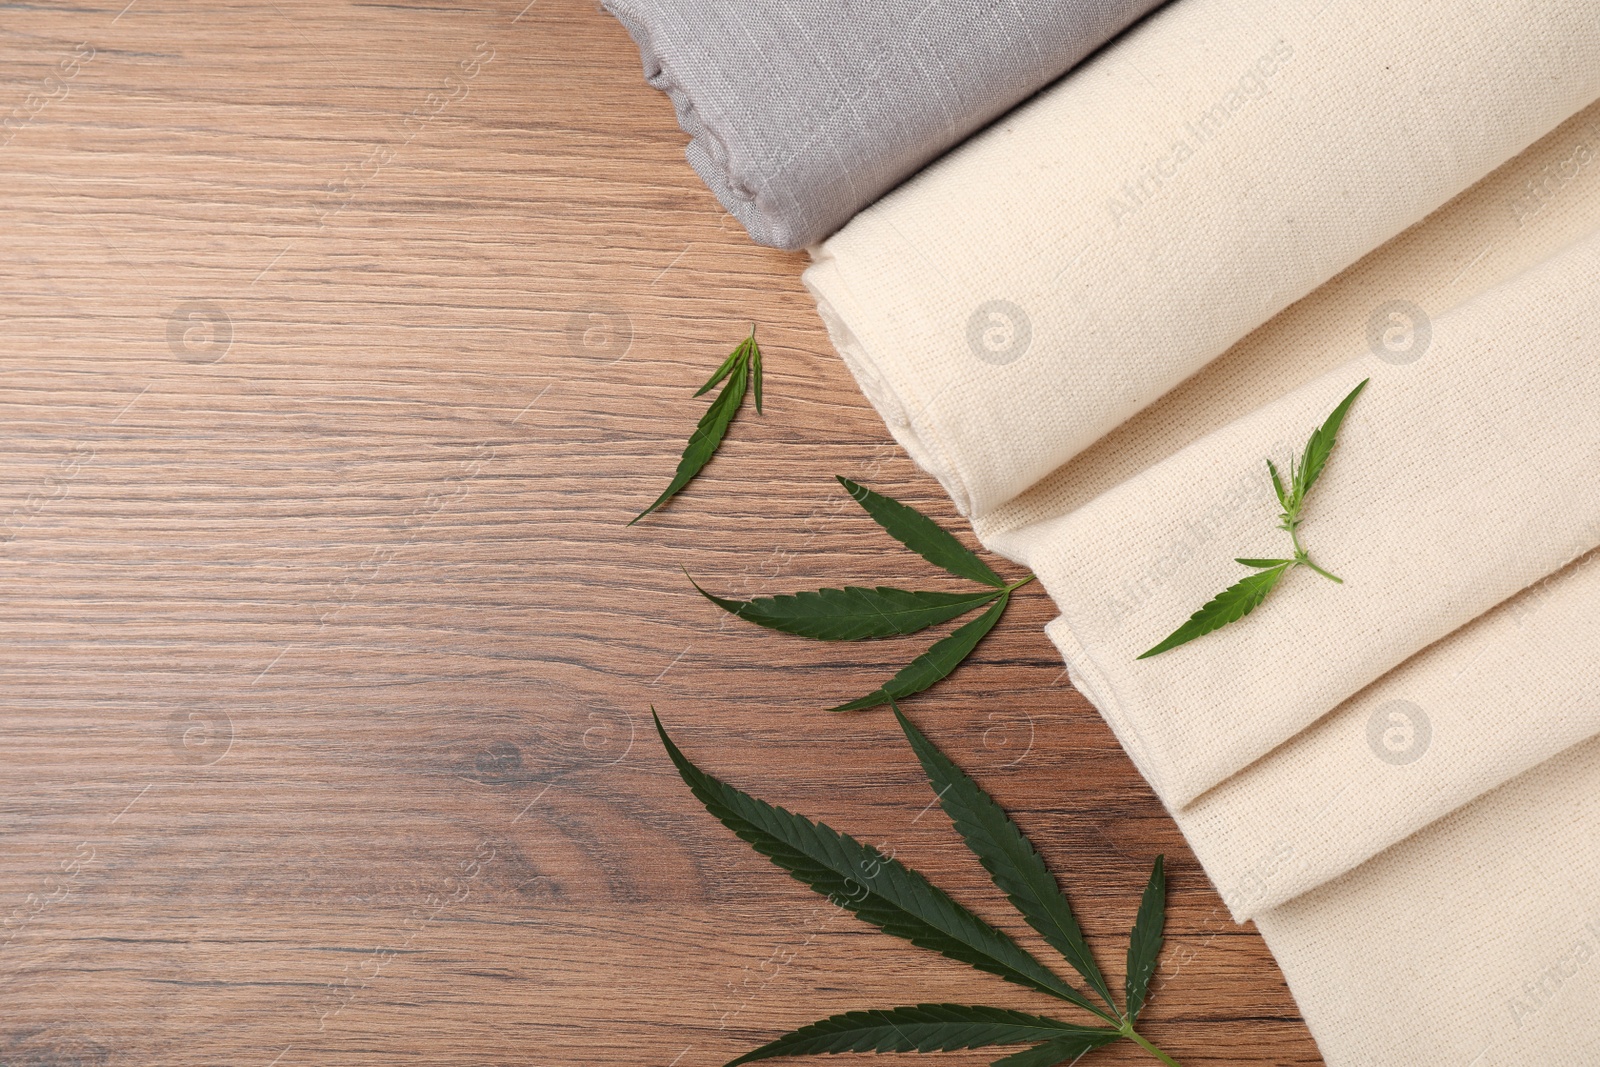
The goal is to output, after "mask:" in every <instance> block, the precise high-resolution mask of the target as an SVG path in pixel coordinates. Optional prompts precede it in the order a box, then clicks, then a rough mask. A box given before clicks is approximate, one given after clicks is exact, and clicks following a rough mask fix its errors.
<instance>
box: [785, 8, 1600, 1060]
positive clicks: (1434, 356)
mask: <svg viewBox="0 0 1600 1067" xmlns="http://www.w3.org/2000/svg"><path fill="white" fill-rule="evenodd" d="M1263 57H1272V58H1268V59H1263ZM1246 74H1252V75H1253V76H1252V77H1251V78H1250V79H1248V81H1246V80H1241V79H1243V78H1244V75H1246ZM1246 85H1248V89H1247V88H1246ZM1597 96H1600V10H1597V9H1596V7H1595V6H1594V5H1593V4H1592V3H1578V2H1558V3H1551V4H1532V3H1523V2H1520V0H1512V2H1508V3H1500V4H1492V5H1491V4H1477V3H1464V2H1460V0H1452V2H1449V3H1437V4H1417V5H1387V6H1379V5H1378V4H1376V3H1373V4H1365V3H1350V2H1344V0H1331V2H1326V3H1324V2H1323V0H1315V2H1313V3H1309V4H1290V5H1281V4H1272V3H1267V2H1264V0H1232V2H1221V0H1216V2H1214V0H1183V2H1181V3H1179V4H1176V5H1173V6H1171V7H1169V8H1167V9H1165V10H1163V11H1162V12H1160V13H1159V14H1157V15H1156V16H1155V17H1154V18H1152V19H1150V20H1148V21H1147V22H1146V23H1145V24H1143V25H1141V26H1139V27H1137V28H1136V29H1135V30H1134V31H1133V33H1131V34H1130V35H1128V36H1127V37H1126V38H1125V39H1124V40H1122V41H1120V42H1119V43H1117V44H1116V45H1114V46H1113V47H1112V48H1111V49H1109V50H1108V51H1107V52H1106V53H1104V54H1102V56H1100V57H1098V58H1097V59H1095V60H1093V61H1091V62H1090V63H1089V64H1088V65H1087V66H1085V67H1084V68H1081V69H1080V71H1079V72H1078V73H1077V74H1076V75H1074V76H1073V77H1072V78H1069V79H1068V80H1067V81H1066V82H1064V83H1063V84H1062V85H1061V86H1059V87H1057V88H1056V89H1054V90H1052V91H1051V92H1050V93H1048V94H1046V95H1045V96H1043V97H1041V98H1039V99H1038V100H1036V101H1035V102H1033V103H1032V104H1030V105H1028V106H1027V107H1026V108H1024V109H1023V110H1021V111H1019V112H1018V113H1017V114H1015V115H1014V116H1012V117H1011V118H1009V119H1007V120H1006V121H1005V122H1003V123H1001V124H1000V125H998V126H997V127H995V128H993V129H992V130H990V131H989V132H988V133H986V134H985V135H983V136H982V137H980V138H979V139H977V140H976V141H974V142H972V143H971V144H969V145H968V146H966V147H964V148H963V149H961V150H960V151H958V152H956V153H954V154H953V155H951V156H950V157H947V158H946V159H945V160H943V161H941V162H940V163H939V164H937V165H936V166H934V167H933V168H930V169H929V170H928V171H926V172H924V173H923V174H922V175H921V176H919V177H918V178H917V179H915V180H914V181H913V182H912V183H911V184H910V185H908V186H907V187H905V188H904V189H902V190H901V191H900V192H898V193H896V194H894V195H892V196H890V197H889V198H887V199H886V200H885V201H883V202H882V203H880V204H879V205H877V206H875V207H874V208H872V209H870V210H869V211H867V212H866V213H864V214H863V215H861V216H860V217H858V218H857V220H856V221H855V222H853V223H851V225H850V226H848V227H846V228H845V230H843V231H842V232H841V233H840V234H838V235H837V236H836V237H835V238H834V239H832V240H831V241H829V242H828V243H827V244H825V245H823V246H822V247H821V248H820V249H818V250H816V253H815V256H816V258H815V262H814V264H813V266H812V267H811V269H810V270H809V271H808V272H807V275H806V281H807V283H808V285H809V286H810V287H811V289H812V291H813V292H814V293H815V295H816V296H817V299H818V302H819V306H820V308H821V312H822V315H823V318H824V320H825V321H826V322H827V324H828V326H829V329H830V332H831V333H832V336H833V338H834V341H835V343H836V345H837V346H838V347H839V349H840V351H841V353H842V354H843V355H844V356H845V358H846V360H847V361H848V362H849V364H850V366H851V368H852V370H853V371H854V373H855V374H856V376H857V378H858V380H859V381H860V382H861V385H862V387H863V389H864V390H865V391H866V393H867V394H868V396H869V397H870V398H871V399H872V400H873V402H874V404H875V405H876V406H877V407H878V409H879V410H880V412H881V413H882V414H883V416H884V418H885V420H886V422H887V423H888V424H889V426H890V427H891V429H892V430H893V432H894V433H895V435H896V437H897V438H898V439H899V440H900V441H901V442H902V443H903V444H904V445H905V446H906V448H907V449H908V450H909V451H910V452H911V454H912V455H913V456H914V457H915V458H916V459H917V460H918V461H919V462H920V463H922V464H923V465H924V466H925V467H927V468H928V469H929V470H930V471H932V472H933V473H934V474H935V475H936V476H938V477H939V479H940V480H941V482H942V483H943V484H944V485H945V487H946V488H947V489H948V490H949V491H950V493H951V495H952V497H953V498H954V499H955V500H956V502H957V504H958V506H960V507H961V508H962V510H963V512H964V513H965V514H967V515H968V516H969V517H970V518H972V520H973V524H974V527H975V529H976V531H977V533H978V535H979V537H980V539H981V540H983V542H984V543H985V544H986V545H987V546H989V547H990V548H991V549H994V550H995V551H998V552H1000V553H1002V554H1004V555H1006V556H1008V557H1009V558H1011V559H1013V560H1016V561H1018V562H1020V563H1024V564H1026V565H1027V566H1029V567H1031V568H1033V569H1034V570H1035V571H1036V572H1037V573H1038V574H1039V575H1040V577H1041V579H1042V581H1043V582H1044V584H1045V586H1046V587H1047V589H1048V590H1049V591H1050V593H1051V595H1052V596H1053V597H1054V599H1055V600H1056V603H1057V605H1058V606H1059V608H1060V611H1061V615H1060V617H1059V618H1058V619H1057V620H1056V621H1055V622H1053V623H1052V624H1051V625H1050V627H1049V628H1048V631H1049V633H1050V636H1051V637H1052V639H1054V640H1055V642H1056V643H1057V645H1058V646H1059V647H1060V648H1061V650H1062V653H1063V656H1064V658H1065V659H1066V661H1067V665H1068V668H1069V672H1070V674H1071V676H1072V678H1073V681H1074V684H1076V685H1077V686H1078V687H1079V689H1080V690H1081V691H1083V692H1084V694H1085V695H1086V696H1087V697H1088V698H1089V699H1090V700H1091V701H1093V702H1094V703H1095V705H1096V706H1097V707H1098V708H1099V709H1100V710H1101V712H1102V714H1104V715H1105V716H1106V718H1107V720H1108V722H1110V724H1111V725H1112V727H1113V729H1114V730H1115V731H1116V733H1117V735H1118V737H1119V738H1120V739H1121V740H1122V742H1123V744H1124V746H1125V747H1126V749H1127V750H1128V752H1129V754H1130V756H1131V757H1132V758H1133V759H1134V761H1135V763H1136V764H1137V765H1138V766H1139V768H1140V770H1141V771H1142V772H1143V773H1144V774H1145V775H1146V777H1147V778H1149V780H1150V781H1151V783H1152V785H1153V786H1154V788H1155V789H1156V791H1157V793H1158V794H1159V795H1160V796H1161V798H1162V800H1163V802H1164V803H1166V805H1167V806H1168V808H1169V810H1170V811H1171V812H1172V813H1173V815H1174V817H1175V818H1176V819H1177V821H1178V823H1179V825H1180V827H1181V828H1182V829H1183V831H1184V833H1185V835H1186V837H1187V838H1188V839H1189V841H1190V843H1191V845H1192V846H1193V848H1194V850H1195V853H1196V855H1197V856H1198V857H1199V858H1200V860H1201V862H1202V863H1203V864H1204V865H1205V868H1206V870H1207V873H1208V874H1209V875H1210V876H1211V878H1212V880H1213V881H1214V882H1215V883H1216V885H1217V887H1218V889H1219V890H1220V891H1221V893H1222V895H1223V898H1224V900H1225V901H1226V902H1227V904H1228V906H1229V908H1230V910H1231V911H1232V913H1233V915H1234V916H1235V917H1236V918H1237V919H1239V920H1241V921H1244V920H1247V919H1253V920H1254V921H1255V922H1256V923H1257V925H1258V926H1259V928H1260V929H1261V931H1262V933H1263V934H1264V935H1265V937H1266V939H1267V942H1268V944H1269V946H1270V947H1271V948H1272V950H1273V952H1274V954H1275V955H1276V957H1277V959H1278V961H1279V963H1280V964H1281V965H1282V967H1283V969H1284V972H1285V975H1286V976H1287V978H1288V980H1289V984H1290V987H1291V989H1292V990H1293V992H1294V994H1295V996H1296V999H1297V1001H1298V1002H1299V1004H1300V1007H1301V1009H1302V1011H1303V1012H1304V1014H1305V1017H1306V1019H1307V1021H1308V1023H1309V1025H1310V1026H1311V1029H1312V1032H1313V1034H1314V1035H1315V1037H1316V1039H1317V1041H1318V1043H1319V1046H1320V1048H1321V1050H1322V1052H1323V1055H1324V1057H1325V1058H1326V1060H1327V1062H1328V1063H1330V1064H1332V1065H1334V1067H1347V1065H1369V1064H1370V1065H1377V1064H1382V1065H1387V1064H1441V1065H1443V1064H1451V1065H1469V1064H1474V1065H1483V1067H1488V1065H1512V1064H1516V1065H1529V1067H1533V1065H1539V1067H1544V1065H1550V1064H1591V1063H1592V1064H1600V672H1597V670H1596V667H1597V666H1600V618H1597V617H1596V616H1597V615H1600V552H1595V551H1591V550H1593V549H1594V548H1595V546H1596V545H1597V544H1600V105H1595V106H1592V107H1590V106H1588V105H1590V104H1591V102H1592V101H1594V100H1595V98H1596V97H1597ZM1586 108H1587V109H1586ZM1219 109H1220V110H1219ZM1185 145H1186V146H1187V147H1188V151H1187V152H1183V151H1180V148H1181V147H1182V146H1185ZM1366 377H1370V378H1371V379H1372V382H1371V384H1370V385H1369V386H1368V388H1367V391H1366V392H1365V393H1364V394H1363V395H1362V397H1361V398H1360V399H1359V400H1358V401H1357V403H1356V406H1355V408H1354V409H1353V410H1352V413H1351V415H1350V417H1349V419H1348V420H1347V421H1346V423H1345V427H1344V430H1343V433H1342V434H1341V444H1340V446H1339V448H1338V450H1337V451H1336V453H1335V455H1334V458H1333V459H1332V461H1331V462H1330V464H1329V466H1328V468H1327V471H1326V472H1325V473H1324V475H1323V477H1322V480H1321V481H1320V482H1319V483H1318V485H1317V487H1316V489H1315V490H1314V491H1313V493H1312V496H1311V503H1310V504H1309V505H1308V507H1307V511H1306V521H1305V524H1304V526H1303V527H1302V534H1303V540H1304V541H1305V543H1306V545H1307V547H1308V548H1309V549H1310V550H1311V552H1312V555H1313V558H1314V559H1316V560H1317V561H1318V562H1319V563H1320V564H1321V565H1322V566H1324V567H1326V568H1328V569H1330V570H1332V571H1334V572H1335V573H1337V574H1339V575H1341V576H1342V577H1343V578H1344V579H1345V584H1344V585H1342V586H1336V585H1334V584H1333V583H1330V582H1328V581H1326V580H1325V579H1322V578H1320V577H1318V576H1316V575H1314V574H1312V573H1311V572H1309V571H1306V570H1304V569H1302V570H1299V571H1296V572H1294V573H1292V574H1290V575H1289V576H1288V577H1287V578H1285V580H1284V581H1283V582H1282V583H1281V584H1280V586H1279V587H1278V589H1277V590H1276V591H1275V592H1274V594H1273V595H1272V597H1271V598H1270V599H1269V600H1268V601H1267V602H1266V604H1264V605H1263V606H1262V607H1261V608H1259V609H1258V610H1257V612H1256V613H1255V614H1253V615H1252V616H1251V617H1250V618H1248V619H1246V620H1244V621H1243V622H1240V623H1237V624H1235V625H1233V626H1230V627H1228V628H1225V629H1223V630H1220V631H1218V632H1216V633H1214V634H1211V635H1208V636H1207V637H1204V638H1201V639H1200V640H1198V641H1196V642H1194V643H1192V644H1190V645H1186V646H1183V647H1181V648H1178V649H1176V650H1174V651H1172V652H1169V653H1166V654H1165V655H1163V656H1160V657H1156V658H1153V659H1151V660H1146V661H1136V660H1135V658H1134V657H1136V656H1137V655H1138V653H1139V652H1141V651H1143V650H1144V649H1146V648H1149V647H1150V646H1151V645H1153V644H1155V643H1156V642H1157V641H1158V640H1160V639H1161V638H1162V637H1164V636H1165V635H1166V633H1168V632H1169V631H1170V630H1171V629H1172V628H1173V627H1175V626H1176V625H1177V623H1179V622H1181V621H1182V620H1183V619H1184V618H1185V617H1187V615H1188V613H1189V612H1190V611H1192V610H1193V609H1194V608H1195V607H1197V606H1199V604H1200V603H1202V602H1203V601H1204V600H1206V599H1207V598H1209V597H1210V596H1211V595H1213V594H1214V593H1216V592H1218V591H1219V590H1220V589H1222V588H1223V587H1224V586H1226V585H1228V584H1230V583H1231V582H1233V581H1235V580H1236V579H1237V578H1238V577H1240V576H1242V575H1243V574H1244V573H1246V572H1245V571H1244V569H1243V568H1241V567H1239V566H1238V565H1237V564H1235V563H1233V562H1232V558H1233V557H1234V556H1241V555H1280V554H1284V549H1285V547H1286V543H1287V535H1285V534H1283V533H1282V532H1280V531H1277V530H1275V529H1274V525H1275V517H1276V511H1277V507H1276V503H1275V501H1273V500H1272V498H1271V493H1270V486H1269V485H1268V482H1267V479H1266V467H1265V464H1264V463H1263V460H1264V458H1266V457H1269V456H1270V457H1272V458H1273V459H1274V460H1275V461H1278V462H1279V463H1280V465H1282V463H1283V462H1284V461H1286V460H1287V458H1288V456H1289V454H1290V452H1291V451H1293V450H1298V449H1300V448H1301V447H1303V445H1304V442H1305V438H1306V435H1307V434H1308V432H1309V431H1310V429H1311V428H1312V427H1313V426H1315V425H1316V424H1317V423H1318V422H1320V421H1321V419H1322V418H1323V417H1324V416H1325V415H1326V414H1327V412H1328V411H1329V410H1331V409H1332V407H1333V406H1334V404H1336V403H1337V402H1338V400H1339V399H1340V398H1341V397H1343V396H1344V394H1345V393H1346V392H1347V391H1348V390H1349V388H1350V387H1351V386H1352V385H1354V384H1355V382H1357V381H1359V380H1361V379H1362V378H1366Z"/></svg>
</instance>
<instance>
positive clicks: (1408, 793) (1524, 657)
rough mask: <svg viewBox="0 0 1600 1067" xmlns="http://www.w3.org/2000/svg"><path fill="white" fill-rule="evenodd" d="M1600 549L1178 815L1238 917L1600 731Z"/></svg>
mask: <svg viewBox="0 0 1600 1067" xmlns="http://www.w3.org/2000/svg"><path fill="white" fill-rule="evenodd" d="M1597 605H1600V553H1595V552H1591V553H1590V554H1588V555H1586V556H1584V557H1583V558H1582V559H1581V560H1579V561H1577V562H1576V563H1573V564H1572V565H1570V566H1568V567H1567V568H1565V569H1564V570H1562V571H1561V572H1559V573H1557V574H1554V575H1552V576H1550V577H1549V578H1547V579H1546V580H1544V581H1542V582H1539V583H1538V584H1536V585H1534V586H1533V587H1531V588H1529V589H1527V590H1525V591H1524V592H1522V593H1520V594H1518V595H1517V596H1516V597H1514V598H1512V599H1511V600H1509V601H1507V602H1506V603H1504V604H1502V605H1500V606H1499V607H1498V608H1496V609H1494V610H1493V611H1491V612H1489V613H1488V614H1486V615H1484V616H1483V617H1481V618H1479V619H1476V620H1474V621H1473V622H1471V623H1469V624H1468V625H1466V626H1464V627H1462V628H1461V629H1460V630H1457V631H1456V632H1455V633H1452V634H1450V635H1449V636H1448V637H1446V638H1445V639H1444V640H1442V641H1440V642H1438V643H1437V644H1435V645H1433V646H1431V647H1429V648H1427V649H1424V650H1423V651H1422V652H1420V653H1418V654H1417V655H1416V656H1414V657H1412V658H1411V659H1410V660H1408V661H1407V662H1405V663H1404V664H1402V665H1401V666H1399V667H1397V668H1396V669H1395V670H1393V671H1390V672H1389V673H1388V674H1386V675H1385V676H1384V677H1383V678H1382V679H1380V680H1379V681H1377V682H1375V683H1374V684H1373V685H1371V686H1368V687H1367V688H1366V689H1364V690H1362V691H1361V692H1360V693H1359V694H1357V695H1356V696H1355V697H1352V698H1351V699H1350V700H1348V701H1346V702H1345V703H1344V704H1342V705H1340V706H1339V707H1338V708H1337V709H1335V710H1334V711H1333V712H1332V713H1330V714H1329V715H1328V716H1327V717H1325V718H1324V719H1322V720H1321V721H1319V722H1317V723H1316V724H1315V725H1314V726H1312V727H1310V728H1309V729H1307V730H1305V731H1304V732H1303V733H1300V734H1298V735H1297V736H1295V737H1294V738H1293V739H1291V740H1290V741H1288V742H1286V743H1285V744H1284V745H1283V746H1281V747H1280V748H1278V749H1276V750H1275V751H1273V752H1272V753H1270V754H1269V755H1268V756H1266V757H1265V758H1263V759H1261V760H1259V761H1258V762H1256V763H1254V764H1252V765H1251V766H1249V767H1247V768H1246V769H1245V770H1243V771H1241V772H1239V773H1238V774H1236V775H1234V776H1233V777H1231V778H1229V779H1227V780H1226V781H1224V782H1223V783H1221V784H1220V785H1218V786H1217V787H1216V788H1214V789H1212V790H1210V791H1209V792H1207V793H1205V794H1204V795H1202V796H1201V797H1199V798H1198V799H1197V800H1195V801H1194V802H1193V803H1192V804H1190V805H1188V806H1187V807H1180V808H1177V809H1175V810H1174V811H1173V813H1172V814H1173V816H1174V818H1175V819H1176V820H1177V822H1178V825H1179V827H1180V828H1181V829H1182V830H1183V835H1184V837H1185V838H1186V839H1187V840H1188V842H1189V844H1190V847H1192V848H1193V849H1194V852H1195V855H1196V856H1197V857H1198V858H1199V860H1200V862H1201V864H1202V865H1203V866H1204V867H1205V869H1206V873H1207V875H1209V876H1210V878H1211V880H1212V883H1213V884H1214V885H1216V886H1217V887H1218V890H1219V892H1220V893H1221V894H1222V898H1223V900H1224V901H1225V902H1226V903H1227V905H1228V907H1229V910H1230V911H1231V912H1232V914H1233V916H1234V918H1235V919H1236V920H1238V921H1240V922H1243V921H1245V920H1247V919H1253V918H1256V917H1257V916H1259V915H1261V914H1262V913H1263V912H1265V911H1267V910H1269V909H1272V908H1275V907H1278V906H1280V905H1282V904H1285V903H1287V902H1288V901H1290V900H1293V899H1294V898H1295V897H1298V896H1300V895H1302V894H1304V893H1306V892H1309V891H1310V890H1312V889H1315V888H1316V887H1318V886H1320V885H1323V884H1324V883H1327V882H1330V881H1332V880H1334V879H1335V878H1338V877H1339V876H1341V875H1343V874H1345V873H1346V872H1348V871H1350V870H1353V869H1354V868H1356V867H1358V866H1360V865H1361V864H1362V863H1365V862H1366V861H1367V860H1369V859H1371V858H1372V857H1374V856H1376V855H1378V854H1379V853H1381V852H1383V851H1384V850H1385V849H1388V848H1389V847H1391V846H1393V845H1395V844H1398V843H1399V842H1401V841H1404V840H1405V839H1407V838H1408V837H1410V836H1411V835H1412V834H1414V833H1416V832H1418V831H1420V830H1422V829H1424V828H1425V827H1427V826H1429V825H1430V824H1432V823H1434V822H1436V821H1438V820H1439V819H1442V818H1444V817H1445V816H1447V815H1449V814H1450V813H1452V812H1454V811H1456V810H1457V809H1459V808H1464V807H1466V806H1467V805H1469V804H1471V803H1472V802H1473V801H1475V800H1477V799H1478V798H1479V797H1481V796H1483V795H1484V794H1486V793H1488V792H1489V791H1491V790H1493V789H1495V788H1497V787H1498V786H1500V785H1502V784H1503V783H1505V782H1507V781H1510V780H1511V779H1513V778H1515V777H1516V776H1518V775H1520V774H1522V773H1523V772H1525V771H1528V770H1530V769H1532V768H1534V767H1537V766H1539V765H1540V764H1542V763H1544V762H1545V761H1546V760H1549V759H1551V758H1553V757H1555V756H1558V755H1560V754H1561V753H1562V752H1565V751H1566V750H1567V749H1569V748H1571V747H1573V746H1574V745H1578V744H1581V743H1583V742H1586V741H1588V740H1589V739H1590V738H1592V737H1594V736H1595V735H1596V734H1600V673H1596V671H1595V667H1596V665H1600V611H1596V606H1597Z"/></svg>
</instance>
